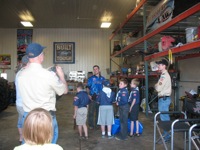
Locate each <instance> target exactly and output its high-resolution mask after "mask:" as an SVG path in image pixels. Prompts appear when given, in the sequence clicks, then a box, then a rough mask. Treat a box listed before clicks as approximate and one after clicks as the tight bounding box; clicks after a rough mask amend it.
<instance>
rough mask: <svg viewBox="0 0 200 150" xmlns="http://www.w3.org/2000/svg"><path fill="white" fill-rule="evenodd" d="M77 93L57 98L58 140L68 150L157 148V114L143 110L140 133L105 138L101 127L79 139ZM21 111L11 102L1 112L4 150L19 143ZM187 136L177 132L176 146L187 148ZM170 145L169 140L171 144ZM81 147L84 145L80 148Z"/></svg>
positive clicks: (1, 149)
mask: <svg viewBox="0 0 200 150" xmlns="http://www.w3.org/2000/svg"><path fill="white" fill-rule="evenodd" d="M73 96H74V95H70V94H68V95H64V96H62V97H61V99H59V100H58V101H57V113H56V116H57V120H58V124H59V139H58V144H59V145H60V146H62V147H63V149H64V150H80V149H81V150H122V149H126V150H151V149H153V114H150V115H149V117H148V118H147V117H146V116H145V114H144V113H142V112H140V115H139V118H140V119H139V120H140V121H141V122H142V124H143V126H144V130H143V134H142V135H141V136H140V137H133V138H128V140H127V141H117V140H115V138H113V139H107V138H105V139H102V138H101V131H100V129H95V130H89V139H88V140H82V141H81V143H80V141H79V138H78V137H79V135H78V130H77V129H75V130H74V129H73V119H72V116H73V105H72V103H73ZM17 116H18V114H17V111H16V107H15V106H9V107H8V108H7V109H5V110H4V111H2V112H0V150H12V149H13V148H14V147H15V146H17V145H19V143H18V131H17V127H16V124H17ZM182 141H183V138H182V136H177V137H176V140H175V148H174V149H175V150H179V149H180V150H182V149H183V142H182ZM168 146H169V144H168ZM80 147H81V148H80ZM156 148H157V149H158V150H162V149H164V147H163V145H159V144H157V147H156Z"/></svg>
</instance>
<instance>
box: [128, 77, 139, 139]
mask: <svg viewBox="0 0 200 150" xmlns="http://www.w3.org/2000/svg"><path fill="white" fill-rule="evenodd" d="M139 83H140V81H139V80H138V79H132V81H131V93H130V96H129V103H130V105H131V106H130V120H131V131H130V137H132V136H133V130H134V121H136V133H135V136H138V137H139V136H140V134H139V122H138V114H139V108H140V105H139V103H140V92H139V88H138V86H139Z"/></svg>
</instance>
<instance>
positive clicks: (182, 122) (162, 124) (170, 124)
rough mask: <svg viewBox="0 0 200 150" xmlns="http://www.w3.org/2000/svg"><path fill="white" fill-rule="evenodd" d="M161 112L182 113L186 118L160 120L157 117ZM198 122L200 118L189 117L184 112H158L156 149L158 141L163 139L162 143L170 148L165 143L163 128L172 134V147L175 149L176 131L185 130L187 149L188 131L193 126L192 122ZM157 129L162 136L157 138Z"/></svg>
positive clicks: (155, 136) (155, 119)
mask: <svg viewBox="0 0 200 150" xmlns="http://www.w3.org/2000/svg"><path fill="white" fill-rule="evenodd" d="M160 114H180V115H183V116H184V119H176V120H173V121H158V120H157V117H158V116H159V115H160ZM195 122H198V123H200V118H199V119H187V116H186V114H185V113H184V112H180V111H176V112H158V113H157V114H156V115H155V116H154V150H155V149H156V144H157V142H158V141H160V140H162V143H163V145H164V147H165V149H166V150H168V147H167V145H166V143H165V140H164V138H165V136H163V135H162V133H161V129H163V130H165V131H167V132H168V133H170V134H171V145H170V146H171V147H170V149H171V150H173V149H174V132H183V133H184V149H186V143H187V133H188V132H189V129H190V127H191V124H193V123H195ZM156 129H157V130H158V133H159V135H160V138H159V139H157V135H156Z"/></svg>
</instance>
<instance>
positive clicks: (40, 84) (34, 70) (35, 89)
mask: <svg viewBox="0 0 200 150" xmlns="http://www.w3.org/2000/svg"><path fill="white" fill-rule="evenodd" d="M18 83H19V92H20V95H21V97H22V104H23V105H22V106H23V109H24V111H25V112H30V111H31V110H33V109H35V108H38V107H39V108H43V109H46V110H48V111H50V110H52V111H56V94H58V95H62V94H63V93H64V92H65V91H66V85H65V84H63V83H62V82H61V81H60V80H59V79H58V77H57V76H56V74H55V73H52V72H50V71H48V70H46V69H44V68H43V67H42V65H40V64H37V63H30V65H29V66H28V67H27V68H26V69H24V70H23V71H22V72H21V73H20V75H19V76H18Z"/></svg>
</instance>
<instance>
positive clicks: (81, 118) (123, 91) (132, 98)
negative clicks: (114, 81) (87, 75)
mask: <svg viewBox="0 0 200 150" xmlns="http://www.w3.org/2000/svg"><path fill="white" fill-rule="evenodd" d="M102 84H103V89H102V91H100V93H99V95H98V97H97V100H96V103H98V104H99V114H98V122H97V124H98V125H100V126H101V132H102V138H105V135H106V127H107V136H108V138H109V139H111V138H113V136H112V134H111V131H112V125H113V124H114V110H113V103H116V105H117V106H118V107H119V119H120V134H119V136H116V137H115V138H116V139H117V140H126V139H127V134H128V116H129V114H130V120H131V126H130V134H129V136H130V137H132V136H134V135H135V136H140V134H139V122H138V114H139V103H140V94H139V88H138V86H139V80H138V79H132V81H131V84H130V87H131V91H130V94H129V90H128V87H127V86H128V81H127V79H124V78H122V79H120V81H119V91H118V92H117V94H116V96H115V93H114V92H113V91H112V90H111V88H110V82H109V80H104V81H103V83H102ZM89 103H90V99H89V96H88V94H87V92H86V91H84V86H83V84H82V83H78V85H77V94H76V96H75V97H74V102H73V105H74V119H76V124H77V125H78V130H79V135H80V138H81V139H82V138H85V139H88V130H87V125H86V120H87V107H88V105H89ZM134 122H136V133H135V134H134V133H133V131H134ZM82 129H83V130H84V134H85V137H83V135H82V134H83V133H82Z"/></svg>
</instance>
